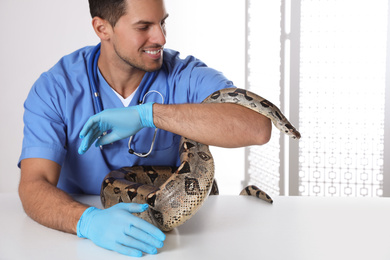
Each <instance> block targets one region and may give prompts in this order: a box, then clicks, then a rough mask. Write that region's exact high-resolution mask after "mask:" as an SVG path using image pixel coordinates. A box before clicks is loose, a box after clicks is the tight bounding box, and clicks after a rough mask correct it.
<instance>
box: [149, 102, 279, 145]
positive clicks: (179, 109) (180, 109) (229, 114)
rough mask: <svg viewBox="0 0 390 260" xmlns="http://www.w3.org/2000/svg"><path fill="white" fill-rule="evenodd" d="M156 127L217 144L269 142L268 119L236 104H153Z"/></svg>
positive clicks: (205, 142)
mask: <svg viewBox="0 0 390 260" xmlns="http://www.w3.org/2000/svg"><path fill="white" fill-rule="evenodd" d="M153 118H154V124H155V125H156V127H158V128H161V129H164V130H167V131H170V132H173V133H176V134H179V135H182V136H185V137H187V138H190V139H192V140H195V141H198V142H201V143H204V144H208V145H214V146H220V147H227V148H233V147H243V146H248V145H262V144H265V143H267V142H268V141H269V139H270V135H271V127H272V126H271V121H270V120H269V119H268V118H266V117H265V116H263V115H260V114H258V113H256V112H254V111H252V110H250V109H248V108H245V107H242V106H239V105H235V104H183V105H160V104H154V106H153Z"/></svg>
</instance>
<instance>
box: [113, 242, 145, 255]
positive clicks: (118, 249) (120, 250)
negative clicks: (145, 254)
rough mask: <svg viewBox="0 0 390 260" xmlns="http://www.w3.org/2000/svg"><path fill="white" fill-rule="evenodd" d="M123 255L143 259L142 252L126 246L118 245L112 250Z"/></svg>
mask: <svg viewBox="0 0 390 260" xmlns="http://www.w3.org/2000/svg"><path fill="white" fill-rule="evenodd" d="M112 250H114V251H116V252H118V253H120V254H122V255H127V256H132V257H141V256H142V251H140V250H137V249H134V248H131V247H128V246H124V245H122V244H116V245H115V247H114V248H113V249H112Z"/></svg>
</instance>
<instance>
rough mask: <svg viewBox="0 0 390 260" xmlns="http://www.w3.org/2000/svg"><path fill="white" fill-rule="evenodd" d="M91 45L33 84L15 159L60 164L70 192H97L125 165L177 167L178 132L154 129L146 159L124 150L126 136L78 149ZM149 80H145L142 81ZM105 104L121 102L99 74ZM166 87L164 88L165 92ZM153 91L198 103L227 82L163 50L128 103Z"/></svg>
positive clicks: (141, 137)
mask: <svg viewBox="0 0 390 260" xmlns="http://www.w3.org/2000/svg"><path fill="white" fill-rule="evenodd" d="M92 49H93V47H85V48H82V49H80V50H78V51H75V52H74V53H71V54H70V55H67V56H65V57H63V58H62V59H61V60H60V61H59V62H58V63H57V64H56V65H55V66H54V67H53V68H51V69H50V70H49V71H47V72H45V73H43V74H42V75H41V76H40V78H39V79H38V80H37V81H36V82H35V84H34V85H33V87H32V89H31V91H30V93H29V95H28V97H27V99H26V102H25V104H24V108H25V113H24V125H25V126H24V139H23V147H22V153H21V156H20V159H19V163H18V165H19V166H20V161H21V160H23V159H26V158H44V159H49V160H52V161H54V162H56V163H58V164H59V165H61V166H62V168H61V175H60V179H59V182H58V185H57V186H58V187H59V188H60V189H62V190H64V191H66V192H69V193H85V194H99V193H100V187H101V183H102V181H103V179H104V177H105V176H106V175H107V174H108V173H109V172H110V171H112V170H114V169H118V168H121V167H124V166H134V165H155V166H178V165H179V163H180V159H179V154H178V153H179V142H180V138H181V137H180V136H178V135H176V134H173V133H170V132H167V131H164V130H161V129H160V130H159V131H158V133H157V137H156V142H155V145H154V148H153V152H152V153H151V154H150V155H149V156H148V157H147V158H139V157H138V156H135V155H131V154H129V153H128V141H129V139H128V138H126V139H123V140H120V141H118V142H115V143H113V144H109V145H105V146H104V147H103V150H101V149H99V148H96V147H95V146H94V145H93V146H92V147H91V148H90V149H89V150H88V151H87V152H86V153H85V154H84V155H79V154H78V152H77V151H78V147H79V145H80V143H81V139H79V133H80V131H81V129H82V127H83V126H84V124H85V122H86V121H87V120H88V118H89V117H90V116H92V115H94V114H95V110H94V101H93V99H92V93H91V90H90V85H89V81H88V74H87V64H88V60H89V58H90V56H91V52H92ZM146 83H150V85H148V84H146ZM97 85H98V88H99V91H100V95H101V98H102V103H103V107H104V109H108V108H120V107H123V104H122V103H121V101H120V100H119V98H118V97H117V96H116V94H115V93H114V92H113V90H112V89H111V87H110V86H109V85H108V83H107V82H106V81H105V80H104V78H103V77H102V76H101V75H100V73H99V77H98V82H97ZM167 86H168V88H169V91H168V92H169V93H167ZM145 87H150V90H157V91H158V92H160V93H161V94H162V95H163V96H164V98H165V99H167V98H168V101H169V102H168V103H169V104H181V103H200V102H202V101H203V100H204V99H205V98H206V97H207V96H209V95H210V94H211V93H213V92H214V91H216V90H219V89H222V88H227V87H232V82H231V81H229V80H227V79H226V78H225V77H224V76H223V74H222V73H220V72H218V71H216V70H214V69H211V68H209V67H207V66H206V65H205V64H204V63H203V62H201V61H200V60H198V59H196V58H194V57H192V56H188V57H187V58H185V59H180V57H179V53H178V52H176V51H173V50H169V49H164V59H163V66H162V68H161V69H160V70H158V71H156V72H152V73H146V74H145V76H144V78H143V80H142V82H141V84H140V86H139V88H138V89H137V91H136V93H135V96H134V98H133V100H132V101H131V103H130V106H134V105H137V103H138V100H142V98H140V93H141V91H142V89H143V88H145ZM152 101H154V102H157V103H161V97H160V95H158V94H156V93H153V94H150V95H147V99H146V102H152ZM153 133H154V129H152V128H144V129H142V130H141V131H140V132H138V133H137V134H136V135H135V136H134V138H133V142H132V148H133V149H134V150H135V151H136V152H141V153H142V152H147V151H148V150H149V148H150V145H151V142H152V138H153Z"/></svg>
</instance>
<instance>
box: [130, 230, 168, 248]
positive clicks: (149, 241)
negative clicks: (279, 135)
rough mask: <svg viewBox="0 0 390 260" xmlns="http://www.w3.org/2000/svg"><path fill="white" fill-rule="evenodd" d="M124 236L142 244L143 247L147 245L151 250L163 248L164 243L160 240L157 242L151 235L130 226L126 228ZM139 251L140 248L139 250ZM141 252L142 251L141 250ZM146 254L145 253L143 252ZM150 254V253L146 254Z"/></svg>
mask: <svg viewBox="0 0 390 260" xmlns="http://www.w3.org/2000/svg"><path fill="white" fill-rule="evenodd" d="M125 234H126V235H128V236H130V237H133V238H135V239H136V240H138V241H140V242H142V243H144V244H145V245H149V246H151V247H153V248H162V247H163V246H164V243H163V242H162V241H161V240H158V239H157V238H155V237H154V236H153V235H151V234H149V233H146V232H144V231H143V230H140V229H139V228H137V227H135V226H133V225H131V226H129V227H128V228H126V229H125ZM139 249H141V248H139ZM141 250H142V249H141ZM142 251H144V250H142ZM144 252H146V251H144ZM148 253H150V252H148Z"/></svg>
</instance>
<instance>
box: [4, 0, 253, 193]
mask: <svg viewBox="0 0 390 260" xmlns="http://www.w3.org/2000/svg"><path fill="white" fill-rule="evenodd" d="M166 7H167V10H168V12H169V13H170V17H169V19H168V21H167V28H168V44H167V46H166V47H167V48H173V49H176V50H178V51H180V52H181V53H182V54H183V55H188V54H192V55H194V56H196V57H198V58H200V59H201V60H203V61H204V62H206V63H207V64H208V65H209V66H211V67H214V68H216V69H218V70H220V71H223V72H224V74H225V75H226V76H227V77H228V78H230V79H231V80H233V81H234V83H235V84H236V85H237V86H240V87H244V83H245V81H244V54H245V48H244V47H245V38H244V36H245V34H244V28H245V24H244V20H245V16H244V14H245V9H244V7H245V1H233V0H231V1H227V0H213V1H207V0H191V1H189V0H185V1H183V0H166ZM90 21H91V18H90V16H89V9H88V1H87V0H84V1H80V0H68V1H60V0H36V1H31V0H1V1H0V24H2V30H1V31H2V34H1V41H0V84H1V86H0V88H1V91H2V93H1V95H0V122H1V123H0V125H1V128H0V144H1V147H2V149H1V150H0V192H14V191H16V190H17V184H18V181H19V169H18V168H17V165H16V164H17V161H18V158H19V155H20V150H21V145H22V138H23V121H22V119H23V102H24V100H25V98H26V97H27V94H28V91H29V89H30V88H31V86H32V84H33V83H34V82H35V80H36V79H37V78H38V77H39V75H40V74H41V73H42V72H43V71H46V70H48V69H49V68H50V67H51V66H53V65H54V64H55V63H56V62H57V61H58V60H59V59H60V58H61V57H62V56H63V55H65V54H68V53H70V52H72V51H74V50H76V49H78V48H80V47H83V46H85V45H94V44H96V43H97V42H98V38H97V37H96V36H95V34H94V32H93V30H92V27H91V25H90V24H91V22H90ZM212 152H213V154H214V157H215V161H216V176H217V178H218V180H219V185H220V191H221V193H225V194H226V193H233V194H237V193H238V192H239V189H240V184H241V183H240V181H241V180H242V179H243V177H244V149H243V148H240V149H221V148H214V147H212Z"/></svg>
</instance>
